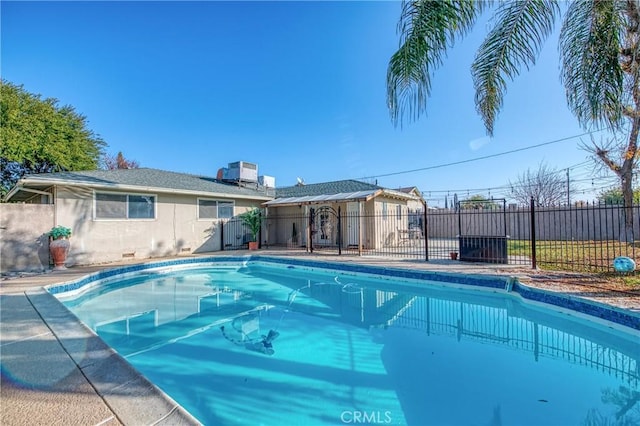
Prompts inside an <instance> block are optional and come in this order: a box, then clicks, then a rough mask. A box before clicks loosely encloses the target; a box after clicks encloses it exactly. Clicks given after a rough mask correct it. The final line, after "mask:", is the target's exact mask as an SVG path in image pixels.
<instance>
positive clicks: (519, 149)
mask: <svg viewBox="0 0 640 426" xmlns="http://www.w3.org/2000/svg"><path fill="white" fill-rule="evenodd" d="M600 131H601V130H594V131H592V132H586V133H582V134H580V135H574V136H568V137H566V138H561V139H556V140H553V141H549V142H543V143H539V144H536V145H530V146H525V147H523V148H517V149H512V150H511V151H504V152H499V153H496V154H490V155H485V156H483V157H475V158H469V159H467V160H460V161H454V162H451V163H445V164H437V165H435V166H428V167H421V168H419V169H412V170H403V171H400V172H392V173H385V174H381V175H372V176H365V177H360V178H356V179H357V180H365V179H375V178H381V177H387V176H396V175H402V174H407V173H415V172H423V171H425V170H433V169H440V168H442V167H449V166H456V165H458V164H465V163H471V162H473V161H480V160H486V159H488V158H494V157H500V156H503V155H508V154H514V153H516V152H521V151H526V150H529V149H534V148H539V147H541V146H546V145H551V144H555V143H559V142H565V141H568V140H571V139H575V138H581V137H582V136H586V135H591V134H593V133H597V132H600Z"/></svg>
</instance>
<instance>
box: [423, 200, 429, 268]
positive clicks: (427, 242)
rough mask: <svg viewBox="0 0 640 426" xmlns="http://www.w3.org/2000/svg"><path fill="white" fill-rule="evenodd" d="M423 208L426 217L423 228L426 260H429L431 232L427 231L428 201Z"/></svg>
mask: <svg viewBox="0 0 640 426" xmlns="http://www.w3.org/2000/svg"><path fill="white" fill-rule="evenodd" d="M422 206H423V210H424V218H423V223H424V226H423V230H422V232H423V233H424V260H425V262H428V261H429V234H428V233H427V203H424V204H423V205H422Z"/></svg>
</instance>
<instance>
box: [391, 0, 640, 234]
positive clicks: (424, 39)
mask: <svg viewBox="0 0 640 426" xmlns="http://www.w3.org/2000/svg"><path fill="white" fill-rule="evenodd" d="M493 5H494V3H493V2H487V1H483V0H478V1H476V0H433V1H429V0H417V1H405V2H403V4H402V12H401V17H400V22H399V24H398V31H399V33H400V48H399V49H398V51H397V52H396V53H395V54H394V55H393V56H392V57H391V60H390V61H389V68H388V70H387V102H388V106H389V110H390V113H391V118H392V121H393V122H394V124H396V125H397V124H398V123H402V121H403V119H410V120H415V119H417V118H418V117H419V116H420V115H422V114H423V113H424V112H425V110H426V106H427V99H428V97H429V95H430V92H431V76H432V74H433V72H434V71H435V69H436V68H437V67H438V66H439V65H441V64H442V61H443V58H444V55H445V53H446V50H447V49H448V48H450V47H452V45H453V43H454V42H455V41H456V40H458V39H460V38H462V37H464V36H465V35H466V34H467V33H468V32H469V30H470V29H471V28H473V26H474V24H475V22H476V21H477V19H478V17H479V16H480V15H481V14H482V13H483V12H485V11H488V10H490V11H492V12H493V13H494V18H495V19H494V22H495V24H494V26H493V28H492V29H491V31H489V33H488V34H487V36H486V38H485V40H484V42H483V43H482V44H481V45H480V47H479V49H478V52H477V54H476V57H475V59H474V61H473V64H472V67H471V71H472V76H473V83H474V86H475V92H476V93H475V104H476V109H477V111H478V113H479V114H480V116H481V117H482V120H483V121H484V124H485V128H486V130H487V133H488V134H489V135H493V124H494V122H495V119H496V116H497V115H498V113H499V112H500V109H501V108H502V101H503V98H504V94H505V92H506V88H507V81H508V80H513V79H514V78H515V77H516V76H518V74H519V73H520V70H521V69H522V68H523V67H524V68H527V69H528V68H529V67H531V66H533V65H535V61H536V59H537V57H538V55H539V53H540V50H541V47H542V45H543V43H544V42H545V41H546V39H547V38H548V37H549V35H550V34H551V33H552V31H553V29H554V28H555V25H556V22H557V21H559V20H561V28H560V40H559V52H560V56H561V79H562V82H563V84H564V87H565V89H566V96H567V104H568V105H569V108H570V109H571V111H572V112H573V114H574V115H575V116H576V118H577V119H578V122H579V123H580V125H581V126H583V127H584V128H585V129H589V128H592V127H601V126H606V127H607V128H608V129H609V130H611V131H612V132H617V133H620V132H624V134H625V135H626V136H625V141H624V142H623V143H622V145H621V147H620V150H619V151H616V152H612V150H610V149H608V148H607V147H605V146H603V145H598V144H597V143H595V142H594V146H593V147H592V150H593V152H594V154H595V155H596V156H597V158H598V159H599V160H600V161H602V163H604V164H605V165H606V166H607V167H608V168H609V169H611V170H612V171H613V172H614V173H616V175H617V176H618V177H619V178H620V181H621V189H622V192H623V194H624V201H625V206H626V208H625V232H624V235H622V236H621V239H624V240H625V241H631V240H632V238H633V236H632V231H633V215H632V209H631V206H632V201H633V189H632V177H633V169H634V166H635V163H636V161H637V157H638V132H639V131H640V86H639V83H640V43H639V41H640V40H639V39H640V5H639V4H638V1H637V0H574V1H570V2H563V1H562V2H561V1H557V0H511V1H502V2H497V4H495V7H494V6H493ZM618 152H619V153H620V155H619V156H616V153H618ZM618 157H619V158H618Z"/></svg>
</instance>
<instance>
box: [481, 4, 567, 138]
mask: <svg viewBox="0 0 640 426" xmlns="http://www.w3.org/2000/svg"><path fill="white" fill-rule="evenodd" d="M559 13H560V9H559V7H558V4H557V1H556V0H527V1H518V0H514V1H510V2H504V3H502V4H501V5H500V6H499V8H498V10H497V11H496V24H495V26H494V27H493V29H492V30H491V31H490V32H489V34H488V35H487V37H486V39H485V40H484V42H483V43H482V45H481V46H480V48H479V49H478V53H477V55H476V57H475V59H474V62H473V64H472V66H471V73H472V76H473V83H474V86H475V90H476V95H475V102H476V109H477V111H478V113H479V114H480V116H481V117H482V120H483V121H484V124H485V127H486V129H487V133H488V134H489V135H493V125H494V123H495V119H496V117H497V115H498V113H499V112H500V109H501V108H502V102H503V98H504V94H505V92H506V86H507V80H513V79H514V78H515V77H516V76H517V75H518V74H519V73H520V69H521V68H522V67H523V66H524V67H526V68H527V69H529V67H530V66H532V65H534V64H535V62H536V59H537V57H538V54H539V53H540V49H541V48H542V45H543V43H544V41H545V40H546V39H547V37H548V36H549V34H550V33H551V32H552V30H553V26H554V22H555V19H556V16H557V15H559Z"/></svg>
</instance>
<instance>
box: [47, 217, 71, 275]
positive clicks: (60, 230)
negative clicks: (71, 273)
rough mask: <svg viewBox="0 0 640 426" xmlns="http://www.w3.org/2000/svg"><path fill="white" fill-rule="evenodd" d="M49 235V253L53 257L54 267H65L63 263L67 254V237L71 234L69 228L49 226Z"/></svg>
mask: <svg viewBox="0 0 640 426" xmlns="http://www.w3.org/2000/svg"><path fill="white" fill-rule="evenodd" d="M48 235H49V253H50V254H51V259H53V267H54V269H66V267H65V266H64V263H65V262H66V260H67V254H69V246H70V244H69V237H70V236H71V228H67V227H66V226H54V227H53V228H51V231H49V233H48Z"/></svg>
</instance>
